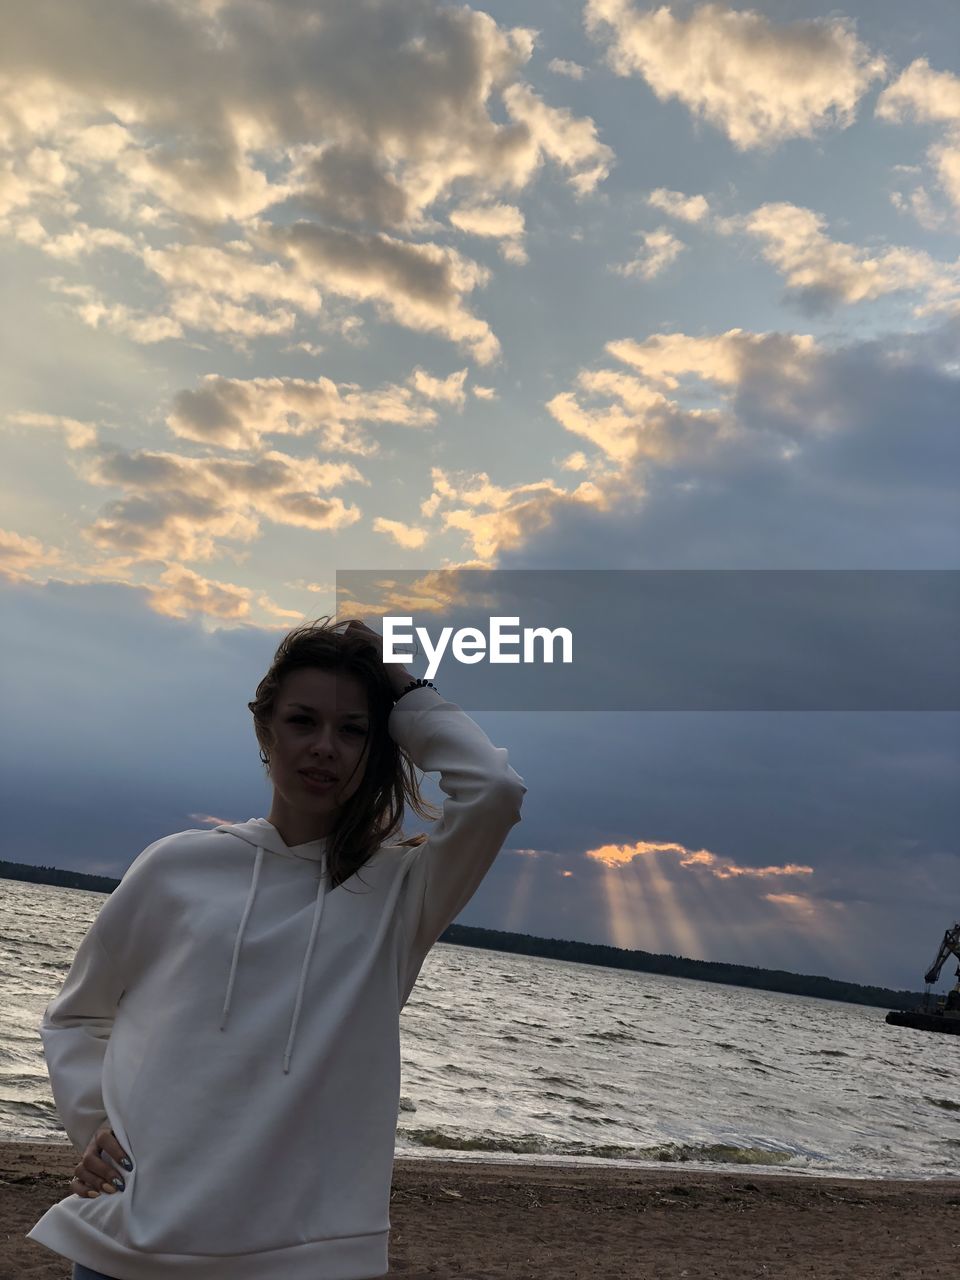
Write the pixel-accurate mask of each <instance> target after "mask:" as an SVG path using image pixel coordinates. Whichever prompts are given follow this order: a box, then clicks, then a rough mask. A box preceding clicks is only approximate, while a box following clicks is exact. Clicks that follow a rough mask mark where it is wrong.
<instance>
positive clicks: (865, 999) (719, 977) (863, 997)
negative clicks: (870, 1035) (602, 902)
mask: <svg viewBox="0 0 960 1280" xmlns="http://www.w3.org/2000/svg"><path fill="white" fill-rule="evenodd" d="M4 877H6V878H7V879H9V880H20V881H23V882H25V883H28V884H49V885H54V886H56V887H59V888H66V889H84V890H88V891H92V892H94V893H112V892H113V890H114V889H115V888H116V887H117V885H118V884H119V883H120V881H119V880H116V879H113V878H111V877H109V876H92V875H89V874H88V873H86V872H84V871H67V870H64V869H62V868H59V867H47V866H34V865H33V864H31V863H26V862H4V861H0V879H3V878H4ZM438 941H439V942H451V943H453V944H454V945H456V946H460V947H479V948H480V949H481V950H484V951H502V952H505V953H506V954H507V955H520V956H539V957H540V958H541V959H547V960H564V961H567V962H568V963H570V964H592V965H599V966H601V967H602V968H606V969H624V970H627V971H628V972H633V973H651V974H658V975H660V976H661V977H667V978H692V979H693V980H694V981H695V982H717V983H720V984H721V985H724V986H731V987H747V988H749V989H750V990H753V991H775V992H780V993H781V994H782V995H792V996H810V997H812V998H813V999H816V1000H838V1001H841V1002H843V1003H845V1004H863V1005H870V1006H872V1007H873V1008H880V1009H925V1008H926V1007H927V995H926V993H925V992H920V991H907V990H899V991H897V990H894V989H893V988H892V987H875V986H869V987H868V986H864V985H863V984H862V983H859V982H845V981H843V980H842V979H840V978H828V977H825V976H824V975H823V974H811V973H791V972H789V971H788V970H786V969H762V968H759V967H758V966H756V965H744V964H726V963H723V962H721V961H717V960H693V959H691V958H689V957H687V956H674V955H663V954H662V953H660V952H655V951H641V950H639V949H627V948H624V947H610V946H605V945H602V944H600V943H596V942H576V941H574V940H573V939H571V938H540V937H536V936H535V935H534V934H529V933H505V932H504V931H503V930H501V929H484V928H479V927H478V926H476V925H466V924H451V925H449V926H448V927H447V928H446V929H445V930H444V931H443V933H442V934H441V935H440V937H439V939H438Z"/></svg>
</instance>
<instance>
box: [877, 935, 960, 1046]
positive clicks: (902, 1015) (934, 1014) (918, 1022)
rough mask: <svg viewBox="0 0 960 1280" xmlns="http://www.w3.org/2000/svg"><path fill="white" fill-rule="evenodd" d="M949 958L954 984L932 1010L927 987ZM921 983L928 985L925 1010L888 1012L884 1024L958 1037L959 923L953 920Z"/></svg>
mask: <svg viewBox="0 0 960 1280" xmlns="http://www.w3.org/2000/svg"><path fill="white" fill-rule="evenodd" d="M950 956H954V957H955V958H956V960H957V962H958V963H957V981H956V984H955V985H954V987H953V988H952V989H951V990H950V991H948V992H947V995H946V998H945V999H941V1000H939V1001H938V1002H937V1007H936V1009H934V1010H931V1009H930V1007H929V997H930V987H931V985H932V984H933V983H934V982H936V981H937V980H938V979H939V977H940V970H941V969H942V968H943V966H944V965H945V964H946V962H947V959H948V958H949V957H950ZM924 982H926V984H927V993H926V996H925V997H924V1008H923V1009H922V1010H920V1009H894V1010H891V1012H890V1013H888V1014H887V1017H886V1021H887V1022H889V1023H890V1025H891V1026H894V1027H913V1028H914V1030H916V1031H947V1032H950V1033H952V1034H953V1035H960V920H955V921H954V923H953V924H952V925H951V926H950V928H949V929H947V931H946V933H944V935H943V941H942V942H941V943H940V949H939V951H938V952H937V957H936V959H935V960H934V962H933V964H932V965H931V966H930V968H929V969H928V970H927V972H926V974H925V975H924Z"/></svg>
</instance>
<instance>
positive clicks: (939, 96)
mask: <svg viewBox="0 0 960 1280" xmlns="http://www.w3.org/2000/svg"><path fill="white" fill-rule="evenodd" d="M876 115H877V117H878V118H879V119H881V120H888V121H891V122H893V123H900V121H902V120H906V119H913V120H918V121H921V122H922V123H925V124H942V125H945V126H946V133H945V136H944V137H943V138H941V139H940V140H939V141H937V142H935V143H933V144H932V145H931V146H930V147H929V148H928V150H927V159H928V160H929V161H930V164H931V165H932V167H933V170H934V172H935V173H936V175H937V179H938V181H939V184H940V187H941V188H942V190H943V191H944V192H945V193H946V195H947V196H948V197H949V199H950V201H951V203H952V204H953V206H954V209H955V210H957V211H958V212H960V76H957V75H954V73H953V72H952V71H934V70H933V69H932V68H931V66H930V63H929V62H928V61H927V59H926V58H917V59H916V60H915V61H913V62H911V63H910V65H909V67H907V68H906V69H905V70H904V71H902V72H901V73H900V75H899V76H898V77H897V79H896V80H895V81H894V82H893V83H892V84H890V85H888V86H887V87H886V89H884V91H883V93H881V94H880V96H879V98H878V99H877V106H876Z"/></svg>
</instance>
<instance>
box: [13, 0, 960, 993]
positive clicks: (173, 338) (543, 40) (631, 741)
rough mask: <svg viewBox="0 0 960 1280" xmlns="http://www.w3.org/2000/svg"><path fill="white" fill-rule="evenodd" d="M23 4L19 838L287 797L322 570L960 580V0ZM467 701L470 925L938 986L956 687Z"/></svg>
mask: <svg viewBox="0 0 960 1280" xmlns="http://www.w3.org/2000/svg"><path fill="white" fill-rule="evenodd" d="M3 30H4V38H3V42H2V45H0V90H2V92H0V256H2V262H0V269H2V274H3V280H4V288H3V290H2V292H0V349H2V351H3V359H2V366H0V447H2V450H3V466H2V473H0V484H2V488H3V513H2V517H0V590H2V597H0V636H2V642H3V651H4V655H5V661H4V676H5V680H4V695H3V701H4V709H5V712H6V726H7V728H6V733H5V735H4V768H3V771H2V772H3V785H4V788H5V789H6V791H7V796H6V800H5V807H4V812H5V826H6V829H7V834H8V841H7V842H5V843H6V846H7V849H8V852H7V853H6V854H5V856H7V857H13V858H18V859H20V860H22V861H26V862H32V863H38V864H41V863H42V864H47V865H56V866H64V867H76V868H78V869H81V870H89V871H102V872H105V873H108V874H116V875H119V874H121V873H122V871H123V869H124V868H125V867H126V866H127V865H128V863H129V862H130V861H131V860H132V858H133V857H134V856H135V855H136V854H137V853H138V852H139V851H140V850H141V849H142V848H143V847H145V845H147V844H149V843H151V842H152V841H153V840H155V839H157V838H158V837H159V836H160V835H162V834H165V833H166V832H169V831H176V830H181V829H183V828H185V827H197V826H206V825H210V824H212V823H213V822H215V821H220V820H223V819H228V820H243V819H246V818H249V817H252V816H256V815H258V814H260V815H262V814H265V813H266V812H267V810H268V808H269V792H268V789H267V786H266V784H265V782H264V780H263V776H262V771H261V766H260V763H259V760H258V757H257V748H256V743H255V740H254V737H253V733H252V727H251V725H250V720H249V713H248V711H247V709H246V702H247V700H248V698H250V697H252V695H253V690H254V688H255V686H256V683H257V680H258V679H259V677H260V675H262V674H263V671H264V670H265V668H266V666H267V665H268V663H269V660H270V657H271V655H272V653H273V650H274V648H275V646H276V644H277V642H278V640H279V638H280V636H281V635H282V634H283V632H284V631H285V630H286V629H287V628H289V627H290V626H292V625H295V624H296V623H298V622H301V621H303V620H304V619H306V618H311V617H317V616H319V615H320V614H322V613H328V612H332V611H333V610H334V608H335V604H336V602H335V597H334V585H335V580H336V579H335V575H336V573H337V571H338V570H344V569H387V570H390V569H393V570H401V569H405V570H410V569H426V568H433V569H440V568H456V567H468V568H469V567H473V568H499V569H520V568H523V569H588V568H589V569H716V570H728V569H783V570H790V569H811V568H815V569H901V570H909V569H954V568H956V567H957V565H958V552H960V522H958V519H957V515H956V500H957V493H956V489H957V475H958V463H960V447H958V442H957V431H956V425H957V416H958V415H957V407H958V404H960V396H958V393H960V355H958V352H960V346H958V338H960V257H958V251H960V242H958V233H960V60H958V56H957V50H958V48H960V13H958V11H957V8H956V5H955V3H954V0H920V2H919V3H917V4H914V5H911V6H905V5H903V4H902V3H901V2H900V0H870V3H867V2H866V0H857V2H856V3H851V4H848V5H847V6H846V7H845V8H844V9H842V10H837V9H834V8H831V7H828V6H827V5H825V4H822V3H821V4H815V3H808V2H805V0H800V2H797V0H794V2H793V3H790V4H787V3H786V0H768V2H766V3H762V4H757V5H755V6H753V7H750V8H748V7H746V6H729V5H726V4H697V3H690V2H684V3H680V2H676V3H670V4H663V5H661V6H660V7H647V6H645V5H643V4H641V3H631V2H630V0H586V3H573V2H571V3H569V4H567V5H562V6H560V5H556V4H548V3H545V2H544V0H539V2H538V0H512V2H511V3H510V4H506V3H502V4H490V5H487V6H485V7H484V8H473V7H470V6H469V5H463V6H460V7H447V6H444V5H440V4H436V3H431V2H428V0H383V2H382V3H378V2H375V0H353V2H352V3H351V4H349V5H345V4H334V3H327V2H326V0H70V3H69V4H63V3H61V2H60V0H33V2H32V3H31V4H29V5H22V4H12V3H8V4H4V5H3ZM598 625H602V619H598ZM704 626H705V628H706V629H707V630H709V627H710V620H709V619H706V620H705V622H704ZM622 643H623V640H622V636H621V635H620V634H613V635H611V637H610V644H611V646H612V647H616V646H618V645H622ZM477 718H478V719H480V720H481V722H482V723H483V724H484V727H485V728H486V729H487V731H488V732H489V733H490V734H491V736H492V737H493V738H494V740H495V741H496V742H498V743H502V744H503V745H505V746H507V747H508V748H509V750H510V753H511V760H512V761H513V762H514V764H515V766H516V768H517V769H518V771H519V772H520V773H521V775H522V776H523V777H524V780H525V781H526V782H527V785H528V796H527V799H526V803H525V808H524V821H523V823H522V824H521V825H520V826H518V827H517V828H515V829H514V832H513V833H512V834H511V837H510V840H509V842H508V847H507V849H506V850H505V851H504V853H503V854H502V855H501V857H500V858H499V859H498V861H497V864H496V865H495V867H494V869H493V870H492V871H491V873H490V875H489V876H488V877H487V879H486V881H485V882H484V884H483V885H482V886H481V888H480V890H479V891H478V893H477V895H476V897H475V898H474V900H473V902H472V903H471V904H470V906H469V907H468V908H467V910H466V911H465V912H464V914H463V915H462V916H461V921H462V922H463V923H467V924H483V925H488V926H490V927H493V928H503V929H518V930H523V931H529V932H533V933H539V934H544V935H547V936H553V937H571V938H579V939H582V940H585V941H594V942H609V943H612V944H614V945H618V946H624V947H642V948H646V949H650V950H663V951H671V952H674V953H682V954H686V955H693V956H699V957H702V958H705V959H715V960H733V961H740V962H745V963H749V964H759V965H765V966H773V967H782V968H789V969H799V970H802V971H806V972H815V973H826V974H830V975H833V976H837V977H846V978H851V979H854V980H859V981H865V982H880V983H885V984H892V985H896V986H908V987H912V988H918V987H920V986H921V985H922V974H923V972H924V970H925V968H926V966H927V964H928V963H929V961H930V960H931V959H932V957H933V955H934V953H935V951H936V948H937V945H938V943H939V939H940V937H941V935H942V933H943V930H944V929H945V928H946V927H947V925H948V924H949V923H950V922H951V921H952V920H953V919H956V918H960V851H958V847H957V842H956V831H957V826H958V817H960V812H958V811H960V802H958V799H957V797H958V795H960V788H958V786H957V783H958V781H960V749H958V748H960V726H958V722H957V716H956V715H955V714H953V713H946V712H939V713H937V712H896V713H882V712H863V713H856V714H851V713H843V712H829V711H827V712H815V713H783V712H778V713H774V712H770V713H766V712H750V713H738V712H712V713H698V712H695V711H693V712H689V711H684V712H651V713H646V712H638V713H635V714H617V713H604V714H588V713H577V714H570V713H564V712H559V711H558V712H549V711H548V712H531V713H527V714H518V713H509V712H496V713H489V714H487V715H484V716H479V715H478V717H477ZM428 791H429V788H428ZM431 794H433V795H434V798H439V792H437V791H436V789H435V788H434V789H433V791H432V792H431ZM952 970H953V966H952V965H950V966H946V968H945V972H944V978H943V981H942V982H941V987H945V986H946V985H947V980H948V979H949V980H950V981H952Z"/></svg>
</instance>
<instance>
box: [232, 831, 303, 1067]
mask: <svg viewBox="0 0 960 1280" xmlns="http://www.w3.org/2000/svg"><path fill="white" fill-rule="evenodd" d="M262 865H263V845H259V844H258V845H257V859H256V862H255V863H254V866H253V879H252V881H251V882H250V891H249V893H248V894H247V902H246V906H245V907H244V908H243V915H242V916H241V917H240V927H239V928H238V929H237V937H236V941H235V942H234V944H233V959H232V961H231V962H230V978H229V980H228V982H227V994H226V997H225V999H224V1002H223V1013H222V1014H221V1017H220V1030H221V1031H223V1030H224V1029H225V1027H226V1025H227V1016H228V1014H229V1013H230V1001H231V999H232V998H233V984H234V982H235V980H236V976H237V963H238V961H239V959H240V948H241V946H242V945H243V935H244V931H245V930H246V927H247V920H248V919H249V918H250V912H251V910H252V909H253V901H254V898H255V897H256V896H257V882H258V881H259V879H260V868H261V866H262ZM325 897H326V866H325V862H324V863H321V868H320V880H319V883H318V884H317V896H316V899H315V901H314V906H313V925H312V927H311V929H310V940H309V942H308V943H307V949H306V952H305V953H304V957H303V964H302V965H301V967H300V982H299V984H298V985H297V999H296V1003H295V1004H294V1008H293V1018H292V1020H291V1023H290V1035H289V1037H288V1038H287V1045H286V1048H285V1049H284V1052H283V1070H284V1072H286V1073H289V1071H290V1060H291V1058H292V1056H293V1042H294V1040H295V1039H296V1035H297V1023H298V1022H299V1021H300V1007H301V1005H302V1004H303V991H304V987H305V986H306V983H307V972H308V970H309V968H310V958H311V956H312V955H313V947H314V943H315V941H316V937H317V930H318V929H319V927H320V917H321V915H322V914H323V903H324V899H325Z"/></svg>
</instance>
